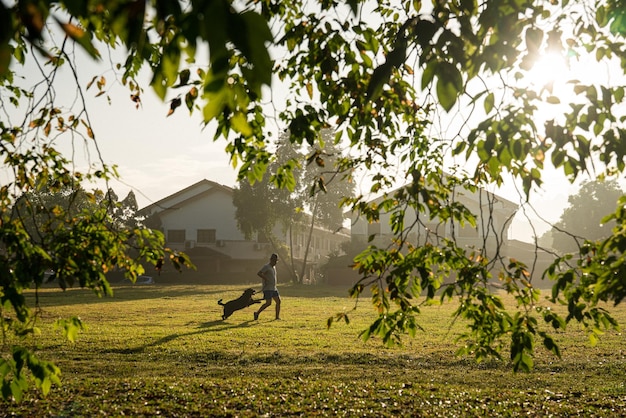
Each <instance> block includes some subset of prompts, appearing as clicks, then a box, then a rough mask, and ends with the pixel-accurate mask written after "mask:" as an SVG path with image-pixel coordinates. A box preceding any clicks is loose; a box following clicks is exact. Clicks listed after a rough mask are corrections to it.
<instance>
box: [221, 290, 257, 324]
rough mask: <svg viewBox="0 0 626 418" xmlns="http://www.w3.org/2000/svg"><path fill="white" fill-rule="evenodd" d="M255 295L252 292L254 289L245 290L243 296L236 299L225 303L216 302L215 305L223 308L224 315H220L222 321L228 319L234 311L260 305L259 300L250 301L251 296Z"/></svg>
mask: <svg viewBox="0 0 626 418" xmlns="http://www.w3.org/2000/svg"><path fill="white" fill-rule="evenodd" d="M255 293H256V292H255V291H254V289H246V290H244V292H243V294H242V295H241V296H239V297H238V298H237V299H234V300H231V301H228V302H226V303H222V299H220V300H218V301H217V304H218V305H222V306H223V307H224V315H222V319H226V318H228V317H229V316H231V315H232V314H233V312H235V311H238V310H240V309H243V308H247V307H248V306H251V305H254V304H255V303H261V301H260V300H255V299H252V295H254V294H255Z"/></svg>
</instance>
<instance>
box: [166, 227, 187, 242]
mask: <svg viewBox="0 0 626 418" xmlns="http://www.w3.org/2000/svg"><path fill="white" fill-rule="evenodd" d="M167 240H168V241H169V242H185V230H184V229H168V230H167Z"/></svg>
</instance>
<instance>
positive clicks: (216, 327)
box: [189, 319, 254, 331]
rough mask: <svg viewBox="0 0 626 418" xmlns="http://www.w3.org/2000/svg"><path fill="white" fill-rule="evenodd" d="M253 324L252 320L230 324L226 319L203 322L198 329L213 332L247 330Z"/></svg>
mask: <svg viewBox="0 0 626 418" xmlns="http://www.w3.org/2000/svg"><path fill="white" fill-rule="evenodd" d="M253 323H254V321H253V320H248V321H244V322H239V323H230V322H229V321H228V319H218V320H215V321H210V322H204V323H202V324H200V325H198V328H200V329H211V330H213V331H223V330H226V329H233V328H247V327H249V326H250V324H253ZM189 325H191V324H189Z"/></svg>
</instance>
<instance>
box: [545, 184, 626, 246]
mask: <svg viewBox="0 0 626 418" xmlns="http://www.w3.org/2000/svg"><path fill="white" fill-rule="evenodd" d="M623 194H624V192H623V191H622V189H621V188H620V187H619V185H618V184H617V182H616V181H606V182H601V181H594V182H590V181H588V182H585V183H583V184H582V186H581V188H580V190H579V191H578V193H577V194H575V195H572V196H570V197H569V199H568V201H569V204H570V205H569V207H567V208H566V209H565V211H564V212H563V214H562V215H561V219H560V220H559V221H558V222H557V223H556V224H555V225H554V227H553V228H552V231H550V232H551V235H552V239H553V244H552V245H553V247H554V249H556V250H557V251H559V252H561V253H562V254H566V253H572V252H578V251H580V246H581V245H582V243H584V242H585V241H598V240H605V239H607V238H608V237H609V236H610V235H611V232H612V230H613V228H614V225H613V224H606V223H603V222H602V219H604V217H605V216H607V215H609V214H610V213H611V211H612V210H613V208H614V207H615V204H616V203H617V201H618V200H619V198H620V196H622V195H623Z"/></svg>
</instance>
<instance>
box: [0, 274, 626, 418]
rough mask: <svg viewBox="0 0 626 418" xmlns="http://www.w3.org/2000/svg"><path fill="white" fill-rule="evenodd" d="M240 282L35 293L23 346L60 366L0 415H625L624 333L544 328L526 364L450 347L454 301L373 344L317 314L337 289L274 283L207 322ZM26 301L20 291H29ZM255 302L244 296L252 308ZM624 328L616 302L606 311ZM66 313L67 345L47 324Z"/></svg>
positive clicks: (363, 309) (326, 311) (359, 324)
mask: <svg viewBox="0 0 626 418" xmlns="http://www.w3.org/2000/svg"><path fill="white" fill-rule="evenodd" d="M243 288H245V286H203V285H193V286H192V285H188V286H185V285H161V284H158V285H150V286H120V287H115V288H114V291H115V297H114V298H102V299H100V298H97V297H96V296H95V295H93V294H92V293H91V292H89V291H87V290H81V289H72V290H68V291H66V292H62V291H60V290H58V289H45V290H43V291H41V292H40V293H39V295H38V297H39V303H40V306H41V320H40V327H41V329H42V331H43V332H42V334H41V335H40V336H37V337H36V338H35V340H34V341H32V344H34V345H36V346H37V352H38V354H39V356H40V357H42V358H44V359H49V360H53V361H55V362H56V364H57V365H58V366H59V367H60V368H61V369H62V371H63V384H62V386H60V387H54V388H53V390H52V392H51V393H50V394H49V395H48V396H47V397H45V398H42V397H41V396H40V395H39V394H38V393H37V392H36V391H30V392H29V393H28V394H27V395H26V397H25V399H24V400H23V401H22V402H21V403H13V402H2V401H0V415H1V416H13V415H17V416H29V417H30V416H85V417H93V416H150V417H152V416H167V417H176V416H198V417H206V416H224V417H235V416H239V417H257V416H268V417H269V416H372V417H384V416H389V417H392V416H394V417H395V416H423V417H435V416H439V417H453V416H458V417H465V416H585V417H589V416H598V417H607V416H626V344H625V343H626V338H625V337H624V334H623V333H620V332H610V333H607V334H605V335H604V336H603V338H602V340H601V341H600V343H599V344H598V345H596V346H595V347H591V346H590V345H589V343H588V340H587V339H586V337H585V336H584V335H583V333H582V332H581V331H580V330H579V329H578V328H577V327H576V326H571V327H570V328H569V329H568V331H567V332H566V333H560V334H557V339H558V341H559V343H560V344H561V348H562V354H563V356H562V358H561V359H557V358H555V357H553V356H552V355H550V354H548V353H546V352H544V351H543V350H542V349H541V348H539V349H538V351H537V355H536V358H535V363H536V369H535V370H534V371H533V372H531V373H518V374H515V373H513V372H512V371H511V368H510V365H509V364H508V363H507V362H506V361H503V362H497V361H492V362H488V363H480V364H477V363H475V362H474V361H473V360H472V359H471V358H459V357H455V355H454V353H455V351H456V350H457V348H458V347H459V345H458V344H460V343H457V342H456V341H455V336H456V335H458V333H459V332H460V331H461V330H462V324H459V323H455V324H452V320H451V313H452V311H453V309H454V305H443V306H430V307H426V308H424V311H423V315H422V318H421V323H420V324H421V325H422V327H423V328H424V331H423V332H420V333H419V334H418V335H417V337H416V338H414V339H411V338H408V337H407V338H405V339H404V345H403V346H402V347H397V348H384V347H382V346H381V344H380V342H379V341H377V340H370V341H368V342H363V341H361V340H360V339H359V337H358V334H359V332H360V331H361V330H363V329H364V328H365V327H366V325H367V324H368V323H369V322H370V321H371V320H372V319H373V317H374V316H373V311H372V308H371V305H370V304H369V301H368V300H367V299H362V300H361V301H359V303H358V306H357V309H356V311H355V312H353V313H352V314H351V316H350V317H351V322H350V323H349V324H344V323H341V324H334V325H333V326H332V327H331V328H330V329H326V319H327V318H328V317H330V316H332V315H333V314H336V313H338V312H342V311H348V310H351V309H352V308H353V307H354V303H355V301H354V300H352V299H349V298H348V297H347V289H343V288H333V287H318V286H295V285H291V286H290V285H283V286H281V288H280V290H281V295H282V299H283V309H282V313H281V316H282V318H283V320H282V321H274V320H273V317H274V313H273V307H271V308H269V309H268V310H266V311H265V312H263V313H262V314H261V317H260V319H259V320H258V321H253V320H252V313H253V308H252V307H250V308H247V309H244V310H241V311H237V312H235V313H234V314H233V315H232V316H231V317H230V318H228V319H227V320H225V321H222V320H221V307H220V306H218V305H217V300H218V299H224V300H225V301H227V300H230V299H233V298H235V297H237V296H239V294H240V293H241V291H242V290H243ZM29 297H31V298H34V294H30V295H29ZM257 306H258V305H255V308H256V307H257ZM613 312H614V315H615V316H616V317H617V318H618V319H619V321H620V323H622V324H626V308H625V307H621V306H620V307H618V308H617V309H616V310H614V311H613ZM70 315H78V316H80V318H81V319H82V320H83V322H84V323H86V325H87V326H88V329H87V330H86V331H85V332H82V333H81V334H80V336H79V338H78V340H77V341H76V342H75V343H70V342H67V341H65V340H63V338H62V336H61V334H60V331H59V330H55V329H54V328H53V323H54V321H55V320H56V319H57V318H62V317H68V316H70Z"/></svg>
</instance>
